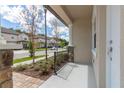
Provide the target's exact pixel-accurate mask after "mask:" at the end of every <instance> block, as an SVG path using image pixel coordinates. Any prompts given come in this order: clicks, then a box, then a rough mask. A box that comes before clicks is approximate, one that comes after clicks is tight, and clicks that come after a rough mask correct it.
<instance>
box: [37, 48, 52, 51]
mask: <svg viewBox="0 0 124 93" xmlns="http://www.w3.org/2000/svg"><path fill="white" fill-rule="evenodd" d="M45 49H46V48H37V49H35V51H44V50H45ZM49 49H50V48H47V50H49Z"/></svg>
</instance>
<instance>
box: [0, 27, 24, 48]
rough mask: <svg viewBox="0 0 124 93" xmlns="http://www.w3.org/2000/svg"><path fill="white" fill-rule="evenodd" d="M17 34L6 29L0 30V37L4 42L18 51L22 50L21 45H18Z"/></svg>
mask: <svg viewBox="0 0 124 93" xmlns="http://www.w3.org/2000/svg"><path fill="white" fill-rule="evenodd" d="M18 35H19V33H18V32H15V31H13V30H10V29H7V28H3V27H2V28H1V36H2V37H3V38H4V39H5V40H6V43H8V44H11V45H16V46H18V49H22V45H21V44H19V43H18Z"/></svg>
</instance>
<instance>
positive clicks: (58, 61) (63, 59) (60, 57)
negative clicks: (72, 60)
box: [54, 51, 69, 75]
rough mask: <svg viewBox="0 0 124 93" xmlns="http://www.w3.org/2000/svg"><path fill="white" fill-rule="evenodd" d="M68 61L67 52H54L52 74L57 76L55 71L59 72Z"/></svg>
mask: <svg viewBox="0 0 124 93" xmlns="http://www.w3.org/2000/svg"><path fill="white" fill-rule="evenodd" d="M68 60H69V54H68V52H67V51H61V52H54V73H55V75H57V71H58V70H60V68H62V67H63V66H64V65H65V64H66V63H67V62H68Z"/></svg>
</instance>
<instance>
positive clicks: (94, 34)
mask: <svg viewBox="0 0 124 93" xmlns="http://www.w3.org/2000/svg"><path fill="white" fill-rule="evenodd" d="M92 33H93V35H92V36H93V37H92V39H93V50H95V51H96V37H97V35H96V18H94V20H93V29H92Z"/></svg>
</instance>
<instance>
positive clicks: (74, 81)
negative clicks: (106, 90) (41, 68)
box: [39, 63, 96, 88]
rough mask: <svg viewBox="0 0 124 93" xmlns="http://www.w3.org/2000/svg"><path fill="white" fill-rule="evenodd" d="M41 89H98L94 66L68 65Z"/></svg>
mask: <svg viewBox="0 0 124 93" xmlns="http://www.w3.org/2000/svg"><path fill="white" fill-rule="evenodd" d="M57 73H58V75H52V76H51V77H50V78H49V79H48V80H47V81H45V82H44V83H43V84H42V85H41V86H40V87H39V88H94V87H96V81H95V75H94V70H93V66H92V65H91V64H89V65H83V64H76V63H67V64H66V65H65V66H64V67H63V68H62V69H60V70H59V71H58V72H57Z"/></svg>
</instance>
